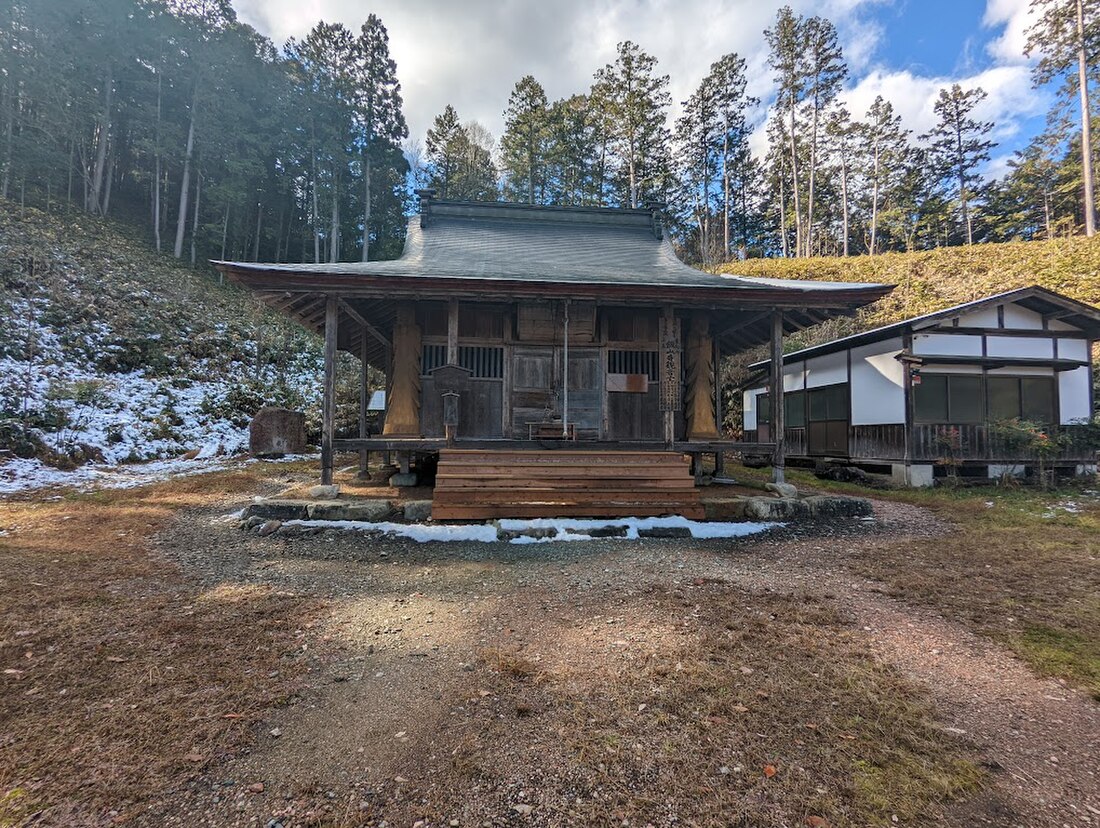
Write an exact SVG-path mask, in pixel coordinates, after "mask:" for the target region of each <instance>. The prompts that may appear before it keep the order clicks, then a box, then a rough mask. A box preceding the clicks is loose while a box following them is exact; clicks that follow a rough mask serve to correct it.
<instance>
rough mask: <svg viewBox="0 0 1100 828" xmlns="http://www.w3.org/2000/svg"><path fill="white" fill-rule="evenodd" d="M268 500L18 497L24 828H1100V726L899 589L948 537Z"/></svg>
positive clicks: (18, 748)
mask: <svg viewBox="0 0 1100 828" xmlns="http://www.w3.org/2000/svg"><path fill="white" fill-rule="evenodd" d="M255 474H256V472H254V471H252V472H249V473H248V474H244V473H238V474H230V475H226V476H223V477H219V478H217V480H216V481H215V480H207V481H200V480H192V481H189V482H183V483H175V484H164V485H162V486H160V487H151V488H150V489H148V490H144V491H139V492H135V493H133V494H130V493H118V494H113V495H102V496H98V495H97V496H80V497H77V498H72V499H65V498H53V499H47V500H46V501H44V502H35V503H29V502H28V503H26V504H18V503H11V504H8V505H7V506H5V505H4V504H0V533H2V534H0V559H2V561H3V563H4V566H2V567H0V598H2V600H3V604H4V611H3V615H2V616H0V621H2V624H0V656H2V657H3V660H4V664H3V665H2V666H3V668H4V672H3V675H2V677H0V680H2V681H3V687H4V694H5V695H4V696H3V697H2V698H0V711H3V713H4V716H0V825H3V824H22V823H24V822H25V823H26V824H29V825H66V826H69V825H73V826H76V825H96V826H101V825H102V826H106V825H118V824H125V825H140V826H146V825H148V826H161V825H165V826H192V825H211V826H223V825H224V826H264V828H278V827H279V826H282V828H292V826H307V825H311V826H332V828H344V826H360V825H372V826H379V825H383V824H384V825H390V826H417V825H419V826H421V827H422V828H427V826H440V825H447V826H450V825H462V826H466V825H486V826H496V825H544V826H550V825H554V826H557V825H612V824H613V825H626V826H645V825H652V826H671V825H703V826H706V825H713V826H727V825H733V826H746V828H747V826H754V828H755V826H800V825H804V826H811V828H814V827H815V826H816V828H823V826H834V828H835V826H865V825H946V826H958V827H959V828H961V827H962V826H973V825H997V826H1024V827H1026V828H1031V827H1032V826H1035V827H1036V828H1043V826H1067V825H1069V826H1088V825H1097V826H1100V778H1098V775H1100V767H1098V765H1100V760H1098V758H1097V757H1098V754H1097V751H1096V748H1095V746H1096V745H1097V744H1100V705H1098V704H1097V701H1096V700H1095V699H1094V698H1092V697H1091V696H1090V694H1089V693H1088V692H1086V691H1082V690H1078V689H1075V688H1074V686H1073V685H1070V684H1067V683H1066V682H1065V681H1063V680H1058V679H1046V678H1040V677H1038V676H1037V674H1036V673H1035V672H1034V671H1033V669H1032V668H1030V667H1028V666H1027V665H1025V664H1024V663H1023V662H1021V661H1019V660H1018V659H1017V658H1016V657H1015V656H1014V655H1012V653H1011V652H1010V651H1009V650H1008V649H1006V648H1004V647H1002V646H1001V645H1000V644H998V643H996V641H995V636H994V637H991V636H990V635H989V634H988V632H986V630H984V629H981V630H980V632H983V633H986V634H978V632H979V628H978V627H976V626H975V625H973V624H964V620H965V619H964V620H960V616H959V614H958V612H957V609H958V606H957V604H958V603H959V600H958V599H952V601H950V602H946V603H945V602H942V601H940V602H938V603H937V601H934V600H925V599H921V600H919V601H915V600H914V598H915V597H916V596H917V593H915V592H913V594H909V593H905V592H904V591H899V585H898V584H889V583H886V582H885V581H882V580H876V579H875V573H876V572H877V569H876V567H875V566H872V565H870V561H871V559H872V558H874V559H875V560H878V557H879V556H887V555H889V560H890V561H891V562H892V563H891V568H892V569H891V571H896V572H899V573H900V572H901V571H902V570H904V569H906V567H905V566H904V565H903V561H904V555H905V552H904V550H905V549H907V548H908V549H911V550H913V556H914V559H916V558H917V554H918V550H929V549H939V548H941V547H944V548H946V547H945V543H946V540H945V539H948V538H951V539H953V540H952V543H955V544H958V543H959V542H961V541H960V537H961V536H960V535H959V533H958V532H956V531H954V530H953V529H952V528H951V527H950V526H948V525H947V524H946V523H944V522H942V520H941V518H940V517H937V515H938V514H942V512H940V511H938V510H930V509H927V508H924V507H923V506H920V505H912V504H905V503H899V502H891V501H886V500H881V501H876V503H875V509H876V515H877V519H876V520H875V521H872V522H868V521H860V520H850V521H839V522H832V523H830V524H813V525H807V526H804V527H801V528H798V529H793V528H789V529H782V530H773V531H771V532H769V533H765V534H761V535H756V536H750V537H746V538H741V539H737V540H712V541H700V540H691V539H685V540H680V539H676V540H653V539H650V540H642V541H626V540H619V539H606V540H599V541H585V542H571V543H560V542H556V543H544V544H533V545H529V546H516V545H508V544H502V543H494V544H480V543H448V544H417V543H415V542H412V541H404V540H398V539H376V538H366V537H364V536H361V535H357V534H354V533H339V532H326V533H323V534H320V535H315V536H310V537H297V538H295V537H282V536H271V537H265V538H261V537H258V536H257V535H255V534H254V533H244V532H242V531H240V530H239V529H237V528H236V525H235V521H232V520H226V519H225V518H226V514H227V513H228V512H230V511H231V510H232V509H233V508H235V506H234V504H235V503H240V502H244V499H245V498H246V496H247V495H249V494H252V493H254V492H255V491H257V490H272V491H273V490H276V489H277V488H284V487H285V485H286V484H287V483H288V482H291V481H292V480H293V479H296V478H295V477H294V474H290V475H289V476H287V474H286V473H284V472H283V471H279V472H278V479H273V480H272V481H269V482H264V481H261V480H257V479H256V477H255ZM265 487H266V488H265ZM66 522H67V523H66ZM73 526H75V527H76V529H78V530H79V531H66V529H67V528H68V527H73ZM986 552H987V550H986ZM922 554H923V555H924V556H925V557H922V558H920V560H922V561H923V560H925V559H926V558H927V552H925V553H922ZM945 554H946V553H945ZM960 554H965V550H962V552H959V551H954V552H952V555H953V556H954V557H953V558H952V560H955V559H957V558H958V556H959V555H960ZM974 556H975V560H978V561H984V560H985V558H981V557H978V552H977V550H975V552H974ZM921 565H922V566H923V564H921ZM978 566H979V568H980V569H983V570H984V569H985V566H986V565H985V564H984V563H980V564H978ZM960 571H961V570H960ZM1074 571H1076V570H1074ZM952 577H955V576H954V575H953V576H952ZM1013 577H1014V579H1015V578H1016V577H1017V576H1015V575H1014V576H1013ZM1019 577H1022V576H1019ZM1013 583H1016V581H1015V580H1014V581H1013ZM1014 588H1015V587H1014ZM954 591H955V592H959V593H964V592H965V591H966V587H965V584H960V585H959V588H958V589H957V590H954ZM911 592H912V590H911ZM985 593H988V594H983V595H984V597H983V599H982V600H983V601H986V602H989V603H992V602H993V601H994V599H993V598H992V597H990V596H991V595H992V593H991V592H990V591H989V590H986V591H985ZM1012 611H1013V612H1019V610H1012ZM985 617H991V616H989V615H988V614H987V615H986V616H985Z"/></svg>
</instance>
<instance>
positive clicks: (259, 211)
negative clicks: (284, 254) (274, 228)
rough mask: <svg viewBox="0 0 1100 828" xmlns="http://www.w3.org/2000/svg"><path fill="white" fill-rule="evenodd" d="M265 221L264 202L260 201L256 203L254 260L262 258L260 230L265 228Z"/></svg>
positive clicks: (253, 243) (253, 241) (253, 244)
mask: <svg viewBox="0 0 1100 828" xmlns="http://www.w3.org/2000/svg"><path fill="white" fill-rule="evenodd" d="M263 221H264V204H263V202H262V201H261V202H258V203H257V204H256V237H255V238H254V239H253V240H252V261H254V262H258V261H259V260H260V231H261V230H262V229H263Z"/></svg>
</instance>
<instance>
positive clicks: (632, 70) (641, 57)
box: [592, 40, 672, 207]
mask: <svg viewBox="0 0 1100 828" xmlns="http://www.w3.org/2000/svg"><path fill="white" fill-rule="evenodd" d="M617 50H618V57H617V58H616V60H615V62H614V63H609V64H607V65H606V66H605V67H604V68H602V69H600V70H599V71H597V72H596V75H595V79H596V83H595V85H594V86H593V89H592V96H593V97H594V98H595V99H596V100H598V101H599V103H600V105H601V106H603V107H605V108H606V113H607V122H608V123H607V126H608V130H609V137H610V139H611V148H612V149H613V151H614V154H615V160H616V161H617V164H618V171H619V179H620V201H621V203H624V204H627V205H628V206H630V207H638V206H639V205H640V204H642V202H643V201H645V200H646V199H647V198H649V197H651V196H655V197H658V198H660V197H661V196H662V195H663V194H664V193H665V191H666V188H667V176H668V162H669V159H668V127H667V125H666V119H665V113H666V111H667V110H668V107H669V104H670V103H671V102H672V99H671V97H670V96H669V93H668V83H669V79H668V75H657V74H656V68H657V59H656V58H655V57H653V56H652V55H650V54H647V53H646V52H644V51H643V50H642V49H641V47H640V46H638V45H637V44H636V43H632V42H631V41H629V40H627V41H623V42H622V43H620V44H619V45H618V47H617Z"/></svg>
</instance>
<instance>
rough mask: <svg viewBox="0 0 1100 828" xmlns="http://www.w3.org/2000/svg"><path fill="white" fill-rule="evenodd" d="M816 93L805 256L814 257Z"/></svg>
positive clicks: (817, 106)
mask: <svg viewBox="0 0 1100 828" xmlns="http://www.w3.org/2000/svg"><path fill="white" fill-rule="evenodd" d="M818 108H819V104H818V102H817V93H816V92H815V93H814V108H813V120H812V125H811V127H810V179H809V186H808V191H807V193H806V255H807V256H812V255H814V182H815V180H816V178H817V119H818Z"/></svg>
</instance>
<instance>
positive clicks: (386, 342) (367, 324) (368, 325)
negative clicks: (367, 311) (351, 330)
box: [340, 299, 393, 348]
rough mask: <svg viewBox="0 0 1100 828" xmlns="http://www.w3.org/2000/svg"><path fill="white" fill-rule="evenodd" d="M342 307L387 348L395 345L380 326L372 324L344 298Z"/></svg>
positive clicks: (341, 303)
mask: <svg viewBox="0 0 1100 828" xmlns="http://www.w3.org/2000/svg"><path fill="white" fill-rule="evenodd" d="M340 307H341V308H343V310H344V312H345V313H346V314H347V315H348V316H350V317H351V318H352V319H354V320H355V321H356V322H358V323H359V325H360V327H362V328H363V330H365V331H367V332H368V333H369V334H370V335H371V336H373V337H374V338H375V339H377V340H378V341H379V342H381V343H382V344H383V345H385V346H386V347H387V348H392V347H393V345H391V344H390V341H389V340H388V339H386V337H385V335H384V334H383V333H382V332H381V331H380V330H378V328H376V327H374V325H372V324H371V323H370V322H368V321H367V320H366V319H364V318H363V317H362V315H360V313H359V312H358V311H357V310H355V308H353V307H352V306H351V305H349V304H348V303H347V302H345V301H344V300H343V299H341V300H340Z"/></svg>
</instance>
